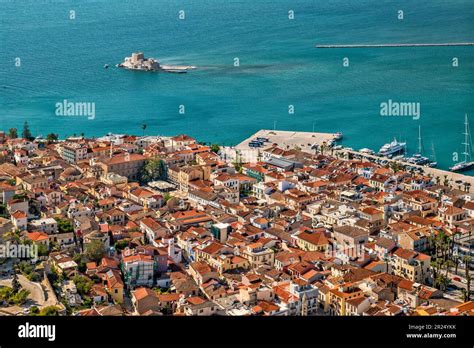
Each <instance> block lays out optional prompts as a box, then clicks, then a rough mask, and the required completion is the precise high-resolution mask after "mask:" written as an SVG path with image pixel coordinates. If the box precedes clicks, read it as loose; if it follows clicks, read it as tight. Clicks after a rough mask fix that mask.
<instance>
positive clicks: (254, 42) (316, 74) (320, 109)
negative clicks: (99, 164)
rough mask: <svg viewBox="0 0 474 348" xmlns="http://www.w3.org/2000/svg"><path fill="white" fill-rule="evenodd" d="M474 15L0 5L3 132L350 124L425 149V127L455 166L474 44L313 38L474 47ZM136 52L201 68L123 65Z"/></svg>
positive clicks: (473, 81) (207, 0)
mask: <svg viewBox="0 0 474 348" xmlns="http://www.w3.org/2000/svg"><path fill="white" fill-rule="evenodd" d="M181 10H183V11H184V14H185V19H184V20H180V19H179V18H178V15H179V11H181ZM290 10H293V11H294V19H293V20H290V19H289V18H288V11H290ZM399 10H402V11H403V12H404V19H403V20H399V19H398V18H397V16H398V11H399ZM70 11H75V19H70ZM473 19H474V1H472V0H453V1H446V0H429V1H428V0H427V1H424V0H423V1H422V0H417V1H413V0H401V1H393V0H370V1H369V0H357V1H355V0H346V1H342V0H326V1H321V0H298V1H291V0H257V1H251V0H199V1H193V0H140V1H113V0H83V1H60V0H58V1H54V0H49V1H46V0H0V129H4V130H8V128H10V127H17V128H19V129H20V130H21V127H22V124H23V122H24V121H25V120H27V121H28V122H29V124H30V127H31V130H32V132H33V133H34V134H36V135H37V134H43V135H46V134H47V133H50V132H55V133H58V134H59V135H60V136H61V137H65V136H67V135H72V134H74V133H77V134H80V133H82V132H84V133H85V134H86V136H99V135H103V134H105V133H107V132H114V133H135V134H141V133H142V130H141V125H142V124H143V123H145V124H147V129H146V133H147V134H163V135H172V134H179V133H186V134H189V135H191V136H194V137H197V138H198V139H199V140H202V141H208V142H215V143H219V144H225V145H230V144H237V143H239V142H240V141H241V140H243V139H244V138H247V137H248V136H250V135H251V134H252V133H253V132H255V131H257V130H258V129H261V128H267V129H268V128H273V127H274V124H275V122H276V128H277V129H283V130H298V131H312V130H313V127H314V130H315V131H320V132H336V131H342V132H343V133H344V140H343V144H344V145H347V146H350V147H353V148H355V149H359V148H362V147H368V148H372V149H374V150H378V148H379V147H380V146H381V145H383V144H384V143H386V142H388V141H390V140H391V139H392V138H393V137H397V138H399V139H400V138H401V139H402V140H405V141H407V142H408V148H409V151H410V152H415V151H416V149H417V137H418V126H419V125H421V129H422V134H423V141H424V146H425V148H426V149H427V151H426V155H430V154H431V144H432V143H433V144H434V147H435V151H436V157H437V160H438V163H439V164H440V167H441V168H447V167H448V166H450V165H452V163H453V160H452V154H453V152H461V142H462V132H463V127H464V126H463V122H464V114H465V113H468V114H469V115H470V118H471V123H473V124H474V98H473V86H474V47H418V48H380V49H327V50H324V49H316V48H315V47H314V46H315V44H352V43H368V44H371V43H432V42H474V20H473ZM134 51H143V52H144V53H145V55H146V56H149V57H156V58H158V59H159V60H160V61H161V62H162V63H165V64H175V63H176V64H184V65H195V66H197V67H198V69H197V70H195V71H192V72H190V73H188V74H166V73H141V72H131V71H125V70H120V69H117V68H115V64H117V63H119V62H121V61H122V60H123V58H124V57H125V56H129V55H130V54H131V53H132V52H134ZM344 57H347V58H349V67H343V64H342V60H343V58H344ZM453 57H457V58H458V60H459V66H458V67H453V66H452V59H453ZM16 58H20V60H21V66H19V67H18V66H15V63H16V62H17V60H16ZM234 58H239V60H240V67H234ZM104 64H109V65H110V68H109V69H104ZM64 99H67V100H69V101H73V102H93V103H95V107H96V117H95V119H93V120H89V119H87V117H64V116H56V114H55V104H56V103H58V102H62V101H63V100H64ZM389 99H391V100H394V101H402V102H419V103H420V105H421V117H420V119H419V120H413V119H412V118H410V117H382V116H380V103H382V102H384V101H388V100H389ZM180 105H184V106H185V114H180V113H179V107H180ZM289 105H294V110H295V113H294V114H289V113H288V106H289ZM471 174H474V172H471Z"/></svg>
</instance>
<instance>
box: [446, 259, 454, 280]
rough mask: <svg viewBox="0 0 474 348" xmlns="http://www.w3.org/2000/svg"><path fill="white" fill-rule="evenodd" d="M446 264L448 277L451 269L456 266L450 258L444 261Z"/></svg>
mask: <svg viewBox="0 0 474 348" xmlns="http://www.w3.org/2000/svg"><path fill="white" fill-rule="evenodd" d="M444 265H445V267H446V278H447V277H448V272H449V269H450V268H451V267H453V266H454V261H453V260H450V259H448V260H446V262H445V263H444Z"/></svg>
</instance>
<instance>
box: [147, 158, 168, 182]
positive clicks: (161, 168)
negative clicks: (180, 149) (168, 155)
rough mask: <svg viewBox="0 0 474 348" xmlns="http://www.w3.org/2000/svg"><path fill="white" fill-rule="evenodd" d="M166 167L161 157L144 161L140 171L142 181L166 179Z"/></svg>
mask: <svg viewBox="0 0 474 348" xmlns="http://www.w3.org/2000/svg"><path fill="white" fill-rule="evenodd" d="M166 177H167V169H166V164H165V162H164V161H163V160H162V159H155V158H153V159H149V160H147V161H146V163H145V166H144V167H143V170H142V173H141V181H142V182H150V181H155V180H166Z"/></svg>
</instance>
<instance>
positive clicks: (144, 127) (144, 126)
mask: <svg viewBox="0 0 474 348" xmlns="http://www.w3.org/2000/svg"><path fill="white" fill-rule="evenodd" d="M146 127H147V125H146V124H145V123H144V124H142V131H143V136H145V129H146Z"/></svg>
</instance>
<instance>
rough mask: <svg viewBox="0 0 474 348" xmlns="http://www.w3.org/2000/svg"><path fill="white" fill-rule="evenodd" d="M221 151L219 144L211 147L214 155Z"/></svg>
mask: <svg viewBox="0 0 474 348" xmlns="http://www.w3.org/2000/svg"><path fill="white" fill-rule="evenodd" d="M220 149H221V148H220V146H219V145H217V144H212V145H211V151H212V152H214V153H218V152H219V150H220Z"/></svg>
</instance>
